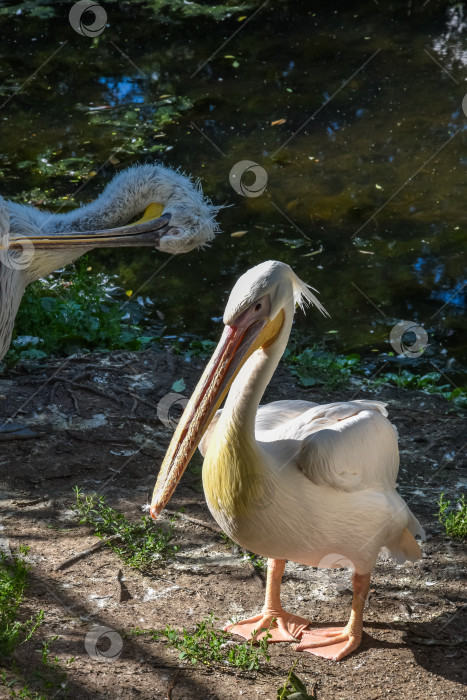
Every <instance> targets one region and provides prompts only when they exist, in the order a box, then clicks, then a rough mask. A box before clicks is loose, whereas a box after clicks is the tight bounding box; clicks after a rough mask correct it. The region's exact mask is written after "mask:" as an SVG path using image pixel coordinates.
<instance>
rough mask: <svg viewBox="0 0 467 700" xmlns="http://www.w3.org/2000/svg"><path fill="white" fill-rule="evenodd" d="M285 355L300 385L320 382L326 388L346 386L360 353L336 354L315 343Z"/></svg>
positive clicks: (358, 360)
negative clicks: (297, 352) (310, 346)
mask: <svg viewBox="0 0 467 700" xmlns="http://www.w3.org/2000/svg"><path fill="white" fill-rule="evenodd" d="M285 357H286V362H287V364H288V365H289V366H290V371H291V372H292V374H294V375H295V376H296V377H298V379H299V382H300V384H301V385H302V386H305V387H309V386H315V384H322V385H324V387H325V388H326V389H335V388H337V387H339V388H343V387H346V386H348V385H349V383H350V377H351V376H352V370H354V369H355V368H356V366H357V365H358V364H359V362H360V355H358V354H356V353H353V354H351V355H336V354H334V353H332V352H329V351H328V350H322V349H321V348H318V347H317V346H316V345H315V346H313V347H312V348H307V349H305V350H303V351H302V352H300V353H299V354H292V353H289V354H287V355H286V356H285Z"/></svg>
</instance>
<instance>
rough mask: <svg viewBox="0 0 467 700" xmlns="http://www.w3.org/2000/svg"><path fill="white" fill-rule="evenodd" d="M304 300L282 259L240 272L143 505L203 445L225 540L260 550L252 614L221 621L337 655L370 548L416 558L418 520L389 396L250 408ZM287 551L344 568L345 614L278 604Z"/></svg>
mask: <svg viewBox="0 0 467 700" xmlns="http://www.w3.org/2000/svg"><path fill="white" fill-rule="evenodd" d="M305 303H311V304H313V305H314V306H316V307H317V308H318V309H319V310H320V311H321V312H322V313H324V314H326V311H325V310H324V308H323V306H322V305H321V303H320V302H319V301H318V299H317V298H316V296H315V295H314V294H313V293H312V291H311V288H309V287H308V285H306V284H304V283H303V282H302V281H301V280H300V279H299V278H298V277H297V275H295V273H294V272H293V271H292V269H291V268H290V267H289V266H288V265H285V264H284V263H281V262H276V261H269V262H265V263H262V264H260V265H258V266H256V267H254V268H252V269H251V270H249V271H248V272H247V273H246V274H244V275H243V276H242V277H240V279H239V280H238V281H237V283H236V284H235V286H234V288H233V290H232V292H231V294H230V297H229V300H228V302H227V307H226V309H225V313H224V324H225V328H224V332H223V334H222V338H221V340H220V342H219V344H218V346H217V348H216V350H215V351H214V354H213V356H212V358H211V360H210V362H209V363H208V365H207V367H206V369H205V371H204V373H203V376H202V377H201V379H200V381H199V383H198V385H197V387H196V389H195V390H194V393H193V395H192V397H191V399H190V401H189V403H188V404H187V406H186V408H185V411H184V413H183V416H182V418H181V420H180V422H179V424H178V426H177V429H176V431H175V433H174V436H173V438H172V441H171V443H170V446H169V448H168V451H167V453H166V456H165V458H164V461H163V463H162V466H161V469H160V472H159V475H158V478H157V482H156V486H155V489H154V494H153V498H152V502H151V508H150V510H151V515H152V516H153V517H154V518H157V516H158V515H159V514H160V512H161V511H162V509H163V508H164V507H165V505H166V504H167V502H168V500H169V499H170V497H171V495H172V493H173V491H174V490H175V488H176V485H177V483H178V482H179V480H180V478H181V476H182V474H183V472H184V470H185V468H186V466H187V464H188V462H189V460H190V458H191V456H192V455H193V453H194V451H195V449H196V447H197V445H198V444H199V445H200V450H201V453H202V454H203V456H204V464H203V486H204V492H205V496H206V500H207V504H208V507H209V510H210V511H211V513H212V515H213V517H214V518H215V520H216V521H217V522H218V523H219V525H220V527H221V528H222V530H223V531H224V532H225V533H227V535H228V536H229V537H230V538H231V539H233V540H234V541H235V542H237V543H238V544H240V545H241V546H242V547H245V548H246V549H248V550H250V551H252V552H254V553H256V554H258V555H261V556H264V557H268V575H267V586H266V599H265V603H264V607H263V610H262V612H261V613H259V614H258V615H254V616H253V617H250V618H248V619H246V620H243V621H240V622H236V623H235V624H233V625H230V626H228V627H226V628H225V629H227V630H229V631H231V632H232V633H235V634H239V635H242V636H244V637H245V638H247V639H251V638H252V636H253V639H258V638H261V637H263V636H264V634H265V630H268V629H269V631H270V634H271V635H272V638H271V640H270V641H273V642H278V641H293V640H295V641H299V642H300V643H299V645H298V647H297V650H298V651H302V650H306V651H309V652H310V653H314V654H317V655H320V656H323V657H325V658H330V659H334V660H340V659H342V658H343V657H344V656H346V655H347V654H350V653H351V652H352V651H354V650H355V649H357V647H358V646H359V644H360V640H361V637H362V629H363V607H364V603H365V599H366V597H367V594H368V591H369V586H370V574H371V571H372V569H373V567H374V565H375V562H376V558H377V556H378V553H379V551H380V550H381V549H384V548H386V549H387V550H388V551H389V552H390V554H391V555H392V556H393V557H394V559H395V560H396V561H397V562H398V563H402V562H405V561H406V560H410V561H415V560H417V559H419V558H420V557H421V550H420V547H419V545H418V543H417V541H416V540H415V537H414V536H415V535H420V536H421V537H423V536H424V532H423V529H422V527H421V525H420V524H419V522H418V521H417V520H416V518H415V517H414V515H413V514H412V513H411V511H410V510H409V508H408V506H407V505H406V503H405V502H404V501H403V499H402V498H401V496H400V495H399V494H398V493H397V491H396V486H397V485H396V478H397V472H398V468H399V454H398V444H397V434H396V430H395V428H394V427H393V425H392V424H391V423H390V422H389V420H388V419H387V417H386V416H387V411H386V409H385V404H383V403H381V402H379V401H366V400H359V401H345V402H342V403H330V404H324V405H318V404H315V403H310V402H307V401H299V400H291V401H278V402H274V403H271V404H267V405H265V406H259V402H260V400H261V397H262V395H263V393H264V390H265V389H266V387H267V385H268V383H269V381H270V379H271V377H272V375H273V373H274V371H275V369H276V367H277V365H278V363H279V360H280V358H281V356H282V354H283V352H284V350H285V348H286V345H287V341H288V338H289V334H290V330H291V328H292V322H293V317H294V311H295V306H296V305H297V304H298V305H299V306H301V307H302V308H303V307H304V305H305ZM225 396H227V399H226V402H225V406H224V408H223V410H221V411H217V412H216V409H218V407H219V405H220V403H221V402H222V400H223V399H224V397H225ZM203 436H204V437H203ZM287 559H289V560H292V561H294V562H298V563H300V564H305V565H309V566H314V567H322V568H341V567H345V566H350V567H351V568H352V570H353V591H354V595H353V601H352V611H351V615H350V619H349V621H348V623H347V625H345V626H344V627H341V628H334V627H333V628H324V629H310V624H311V623H310V621H309V620H308V619H306V618H302V617H298V616H297V615H293V614H291V613H288V612H286V611H285V610H284V609H283V608H282V605H281V601H280V587H281V580H282V575H283V572H284V567H285V563H286V560H287Z"/></svg>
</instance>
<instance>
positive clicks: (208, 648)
mask: <svg viewBox="0 0 467 700" xmlns="http://www.w3.org/2000/svg"><path fill="white" fill-rule="evenodd" d="M216 620H217V618H215V617H214V616H213V614H212V613H211V614H210V615H209V616H208V617H205V618H204V619H203V620H202V622H199V623H198V624H197V625H196V626H195V629H194V631H193V632H189V631H188V630H186V629H185V628H183V630H182V631H181V632H179V631H178V630H176V629H175V628H174V627H171V626H170V625H167V627H166V628H165V630H162V631H154V632H146V633H144V634H149V635H150V636H151V637H152V638H153V639H155V640H158V641H159V640H160V639H161V637H165V639H166V640H167V644H168V646H170V647H173V648H174V649H178V651H179V652H180V659H181V660H182V661H183V660H184V661H190V662H191V663H192V664H197V663H202V664H204V665H205V666H232V667H235V668H238V669H243V670H248V671H253V670H254V671H257V670H259V669H260V666H261V664H262V663H264V662H266V661H269V659H270V656H269V651H268V642H267V640H268V639H269V638H270V637H271V635H270V634H269V631H268V633H267V634H266V635H265V638H264V639H261V640H260V641H259V642H258V643H257V644H253V643H252V642H245V643H237V642H233V641H232V639H231V637H230V635H229V633H228V632H224V631H223V630H219V629H216V628H215V627H214V621H216ZM136 633H138V634H141V630H137V632H136Z"/></svg>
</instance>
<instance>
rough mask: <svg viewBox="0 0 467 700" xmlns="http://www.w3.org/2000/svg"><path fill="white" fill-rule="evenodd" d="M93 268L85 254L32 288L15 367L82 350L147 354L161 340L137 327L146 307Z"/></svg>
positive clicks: (18, 326) (14, 351) (21, 316)
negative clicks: (20, 362) (24, 361)
mask: <svg viewBox="0 0 467 700" xmlns="http://www.w3.org/2000/svg"><path fill="white" fill-rule="evenodd" d="M89 268H90V266H89V261H88V259H87V257H86V256H84V257H83V258H81V259H80V260H79V261H77V263H76V265H75V266H74V267H71V268H66V269H65V270H63V271H61V272H58V273H54V274H53V275H51V276H50V277H49V278H48V279H46V280H38V281H37V282H35V283H34V284H32V285H30V286H29V287H27V288H26V292H25V295H24V298H23V301H22V303H21V307H20V309H19V312H18V315H17V317H16V323H15V335H14V338H13V342H12V346H11V348H10V350H9V352H8V353H7V356H6V361H7V363H8V364H9V365H13V364H15V363H16V362H17V361H18V360H20V359H41V358H44V357H47V356H49V355H71V354H73V353H75V352H77V351H88V352H91V351H93V350H115V349H120V348H122V349H127V350H141V349H143V348H144V347H146V346H147V344H148V343H149V342H151V340H155V337H154V336H147V335H145V334H144V332H143V331H142V329H141V327H140V326H139V325H138V323H137V320H136V319H137V316H136V314H137V313H138V311H139V312H140V311H141V309H140V308H139V307H140V305H139V304H138V303H137V302H136V301H133V300H131V301H129V300H128V299H126V301H125V295H124V294H123V293H122V294H121V295H120V298H119V297H118V295H117V292H118V288H116V287H115V284H111V282H112V280H111V278H109V277H107V276H105V275H102V274H97V275H96V274H91V270H90V269H89ZM124 316H125V317H126V318H127V319H128V320H126V321H124V320H123V317H124ZM45 330H46V332H45Z"/></svg>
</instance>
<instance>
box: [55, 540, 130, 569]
mask: <svg viewBox="0 0 467 700" xmlns="http://www.w3.org/2000/svg"><path fill="white" fill-rule="evenodd" d="M119 539H121V535H111V536H110V537H105V538H104V539H102V540H99V542H96V544H94V545H93V546H92V547H90V548H89V549H85V550H84V551H83V552H79V554H74V555H73V556H72V557H69V558H68V559H65V561H62V563H61V564H57V566H56V567H55V569H54V570H55V571H63V569H68V567H69V566H72V565H73V564H75V563H76V562H77V561H79V560H80V559H84V557H87V556H88V555H89V554H94V552H97V551H98V550H99V549H100V548H101V547H104V546H105V545H106V544H109V543H110V542H114V541H115V540H119Z"/></svg>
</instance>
